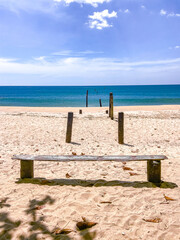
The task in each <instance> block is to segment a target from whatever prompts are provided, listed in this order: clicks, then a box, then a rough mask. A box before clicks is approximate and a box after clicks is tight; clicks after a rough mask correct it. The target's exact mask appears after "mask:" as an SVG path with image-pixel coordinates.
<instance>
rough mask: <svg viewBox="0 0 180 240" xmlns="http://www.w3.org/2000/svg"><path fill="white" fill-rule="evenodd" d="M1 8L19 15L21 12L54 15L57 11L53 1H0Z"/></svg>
mask: <svg viewBox="0 0 180 240" xmlns="http://www.w3.org/2000/svg"><path fill="white" fill-rule="evenodd" d="M0 7H3V8H6V9H8V10H9V11H11V12H14V13H16V14H18V13H19V12H20V11H26V12H34V11H39V12H44V13H52V12H55V10H56V3H55V2H54V1H53V0H0Z"/></svg>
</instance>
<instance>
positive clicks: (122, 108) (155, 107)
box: [0, 105, 180, 113]
mask: <svg viewBox="0 0 180 240" xmlns="http://www.w3.org/2000/svg"><path fill="white" fill-rule="evenodd" d="M79 109H82V111H83V112H85V113H88V112H94V113H95V112H104V111H105V110H107V109H108V107H87V108H86V107H14V106H0V112H50V113H66V112H70V111H72V112H75V113H78V112H79ZM161 110H180V105H148V106H115V107H114V111H115V112H119V111H161Z"/></svg>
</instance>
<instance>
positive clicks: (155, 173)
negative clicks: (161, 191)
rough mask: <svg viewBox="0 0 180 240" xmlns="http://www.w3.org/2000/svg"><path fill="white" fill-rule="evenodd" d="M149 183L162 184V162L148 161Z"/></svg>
mask: <svg viewBox="0 0 180 240" xmlns="http://www.w3.org/2000/svg"><path fill="white" fill-rule="evenodd" d="M147 179H148V182H153V183H160V182H161V161H147Z"/></svg>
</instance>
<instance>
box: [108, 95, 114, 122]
mask: <svg viewBox="0 0 180 240" xmlns="http://www.w3.org/2000/svg"><path fill="white" fill-rule="evenodd" d="M109 117H110V118H111V119H112V120H113V119H114V112H113V94H112V93H110V96H109Z"/></svg>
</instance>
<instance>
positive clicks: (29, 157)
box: [12, 155, 167, 162]
mask: <svg viewBox="0 0 180 240" xmlns="http://www.w3.org/2000/svg"><path fill="white" fill-rule="evenodd" d="M12 159H16V160H25V161H59V162H71V161H80V162H81V161H115V162H128V161H160V160H165V159H167V157H166V156H164V155H139V156H138V155H137V156H131V155H129V156H127V155H126V156H123V155H122V156H121V155H119V156H118V155H114V156H86V155H80V156H78V155H62V156H61V155H39V156H34V155H14V156H13V157H12Z"/></svg>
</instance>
